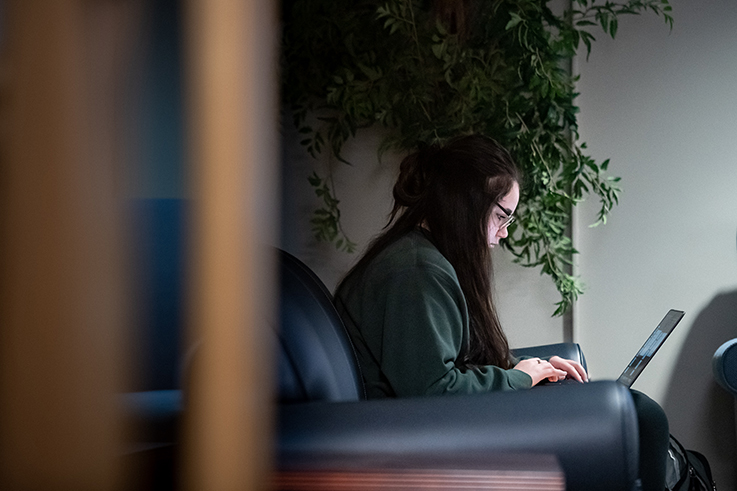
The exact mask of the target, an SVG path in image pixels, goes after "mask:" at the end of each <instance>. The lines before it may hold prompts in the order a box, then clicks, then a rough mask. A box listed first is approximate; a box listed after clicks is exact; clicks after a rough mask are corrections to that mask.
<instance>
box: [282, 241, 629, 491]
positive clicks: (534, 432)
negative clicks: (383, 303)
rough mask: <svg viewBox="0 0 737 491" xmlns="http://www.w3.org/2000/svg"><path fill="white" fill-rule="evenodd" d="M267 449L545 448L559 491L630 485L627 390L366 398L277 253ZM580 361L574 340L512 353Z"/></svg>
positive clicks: (307, 282) (323, 313)
mask: <svg viewBox="0 0 737 491" xmlns="http://www.w3.org/2000/svg"><path fill="white" fill-rule="evenodd" d="M279 264H280V282H281V296H280V301H281V303H280V314H281V320H280V329H278V330H277V333H278V336H279V397H280V400H279V405H278V408H279V410H278V413H279V414H278V435H277V451H278V461H279V464H280V465H287V466H288V465H289V463H290V462H291V461H304V460H309V459H310V458H311V457H312V458H313V460H314V456H320V455H341V456H350V457H352V458H355V459H361V458H365V459H372V460H376V459H379V460H381V459H384V460H387V459H402V458H406V457H413V458H415V457H418V456H419V457H421V458H422V457H426V458H428V459H431V460H432V461H434V462H438V461H440V462H442V460H443V458H444V457H445V458H446V459H449V460H450V458H451V457H453V458H455V457H456V456H458V455H474V456H475V457H476V458H478V457H479V456H481V457H483V456H488V458H489V459H493V458H495V456H498V455H500V454H552V455H555V456H556V457H557V458H558V461H559V462H560V465H561V467H562V468H563V470H564V472H565V476H566V482H567V488H568V489H569V490H581V491H583V490H587V491H588V490H594V489H595V490H597V491H607V490H612V491H613V490H622V491H624V490H626V491H629V490H632V489H634V488H635V486H636V479H637V475H638V468H637V467H638V455H639V454H638V432H637V419H636V418H637V417H636V414H635V409H634V405H633V402H632V397H631V395H630V393H629V391H628V389H626V388H625V387H624V386H622V385H620V384H618V383H617V382H614V381H602V382H591V383H588V384H585V385H564V386H548V387H545V386H543V387H538V388H533V389H532V390H527V391H514V392H494V393H488V394H480V395H467V396H445V397H425V398H405V399H383V400H365V397H364V390H363V385H362V382H361V375H360V369H359V367H358V365H357V363H356V357H355V356H354V352H353V349H352V347H351V343H350V340H349V339H348V337H347V335H346V333H345V331H344V328H343V325H342V322H341V320H340V318H339V316H338V315H337V312H336V311H335V309H334V307H333V304H332V301H331V298H332V297H331V295H330V293H329V292H328V291H327V290H326V288H325V286H324V285H323V284H322V282H321V281H320V280H319V278H317V276H315V275H314V274H313V272H312V271H310V269H309V268H307V267H306V266H305V265H304V264H303V263H301V262H300V261H299V260H297V259H296V258H294V257H293V256H291V255H289V254H287V253H286V252H283V251H280V252H279ZM517 353H518V354H535V355H537V356H549V355H552V354H560V355H561V356H565V357H568V358H573V359H578V360H579V361H581V362H583V363H585V360H584V359H583V355H582V354H581V352H580V349H579V348H578V346H577V345H575V344H562V345H548V346H543V347H539V348H530V349H526V350H519V351H518V352H517Z"/></svg>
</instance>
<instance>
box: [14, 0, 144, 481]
mask: <svg viewBox="0 0 737 491" xmlns="http://www.w3.org/2000/svg"><path fill="white" fill-rule="evenodd" d="M130 5H131V2H120V1H117V2H116V1H106V0H98V1H89V0H86V1H84V0H66V1H54V2H46V1H34V0H16V1H9V2H5V3H4V8H3V11H4V12H3V13H4V18H3V20H4V21H5V22H6V23H5V25H4V26H3V30H2V32H3V33H4V34H7V37H6V38H5V39H4V43H3V48H4V52H3V59H2V66H1V69H2V72H0V73H1V75H2V77H1V80H0V81H1V83H2V85H1V86H0V90H1V91H2V99H1V100H2V105H1V106H0V117H1V119H0V121H1V122H2V125H1V126H0V130H1V131H2V135H1V136H2V140H1V142H2V144H1V147H0V150H1V152H2V154H1V157H0V186H1V188H0V281H1V282H2V284H1V290H0V293H1V295H0V435H1V437H0V488H2V489H80V490H85V489H90V490H92V489H94V490H105V489H113V488H115V486H116V483H117V482H119V479H120V474H119V469H118V464H117V462H118V452H119V450H120V449H119V441H120V432H121V428H120V425H119V423H118V421H119V419H118V418H117V413H116V410H115V405H114V398H113V395H114V393H115V391H116V390H117V389H118V388H119V387H120V385H119V382H120V377H121V365H120V349H119V348H120V345H121V344H120V343H121V333H122V327H123V325H124V323H125V315H126V309H125V304H126V302H125V298H126V295H125V282H124V274H123V271H124V269H123V268H124V264H123V256H124V253H123V252H124V250H123V248H122V245H123V244H124V235H123V226H122V216H121V213H120V208H119V204H120V203H119V198H120V191H121V190H120V188H119V185H120V184H121V182H120V178H121V175H122V169H121V166H120V164H121V161H120V159H119V157H120V154H119V152H118V150H119V147H118V145H117V143H118V137H119V135H118V130H119V129H120V128H119V127H118V126H117V125H116V121H117V119H116V117H117V115H116V109H119V108H116V100H117V99H116V98H117V96H118V95H120V94H119V93H118V92H117V89H119V88H120V86H119V85H117V84H118V83H119V81H120V78H119V76H120V75H121V72H119V71H118V70H123V69H124V65H125V61H126V58H125V57H126V49H125V46H126V35H127V28H128V27H130V25H129V24H128V22H129V21H130V18H129V17H128V15H129V14H130V13H131V11H130V10H129V7H130ZM128 54H129V53H128Z"/></svg>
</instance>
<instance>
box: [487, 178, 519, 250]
mask: <svg viewBox="0 0 737 491" xmlns="http://www.w3.org/2000/svg"><path fill="white" fill-rule="evenodd" d="M518 204H519V184H517V183H516V182H515V183H514V184H512V189H511V190H510V191H509V193H507V194H506V195H504V196H503V197H502V198H501V199H500V200H499V201H497V202H496V204H495V205H494V206H493V207H492V209H491V217H489V225H488V231H487V238H488V240H489V247H494V246H495V245H497V244H499V241H500V240H501V239H503V238H505V237H506V236H507V235H508V234H507V227H508V226H509V224H510V223H512V220H513V213H514V210H516V209H517V205H518Z"/></svg>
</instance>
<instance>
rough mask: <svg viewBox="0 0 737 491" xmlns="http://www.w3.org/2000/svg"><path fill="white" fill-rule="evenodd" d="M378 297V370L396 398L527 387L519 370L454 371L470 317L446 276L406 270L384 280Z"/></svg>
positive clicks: (527, 380) (424, 269) (440, 272)
mask: <svg viewBox="0 0 737 491" xmlns="http://www.w3.org/2000/svg"><path fill="white" fill-rule="evenodd" d="M380 292H381V293H380V295H381V296H383V297H384V298H383V299H382V300H383V302H381V303H382V304H383V305H384V306H385V308H384V312H383V317H384V318H383V322H384V330H383V338H382V354H381V369H382V372H383V373H384V375H385V376H386V377H387V379H388V381H389V383H390V384H391V385H392V387H393V388H394V390H395V392H396V394H397V395H398V396H415V395H432V394H445V393H459V394H469V393H476V392H488V391H494V390H512V389H524V388H529V387H531V385H532V379H531V378H530V376H529V375H527V374H526V373H524V372H522V371H519V370H514V369H511V370H505V369H502V368H499V367H496V366H482V367H475V368H469V369H463V368H458V367H457V366H456V364H455V362H456V358H457V356H458V354H459V353H460V351H461V345H462V342H463V335H464V331H465V332H466V333H467V332H468V315H467V308H466V302H465V298H464V297H463V293H462V291H461V289H460V286H459V285H458V283H457V280H455V278H453V277H451V275H449V274H448V272H446V271H443V270H441V269H439V268H432V267H430V266H426V267H420V268H417V267H415V268H410V269H407V270H405V271H402V272H399V273H397V274H396V275H392V276H391V277H390V278H387V279H386V281H385V282H384V285H383V286H382V288H381V289H380Z"/></svg>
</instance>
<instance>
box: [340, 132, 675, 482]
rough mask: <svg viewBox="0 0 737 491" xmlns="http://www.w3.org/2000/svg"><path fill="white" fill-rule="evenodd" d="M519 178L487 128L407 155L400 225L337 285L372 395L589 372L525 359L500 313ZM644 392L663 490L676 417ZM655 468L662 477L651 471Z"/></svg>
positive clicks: (509, 385)
mask: <svg viewBox="0 0 737 491" xmlns="http://www.w3.org/2000/svg"><path fill="white" fill-rule="evenodd" d="M520 180H521V179H520V175H519V171H518V170H517V168H516V166H515V165H514V162H513V161H512V158H511V157H510V155H509V154H508V152H507V151H506V150H504V149H503V148H502V147H501V146H499V145H498V144H497V143H496V142H494V141H493V140H491V139H489V138H486V137H483V136H465V137H460V138H457V139H455V140H453V141H451V142H450V143H449V144H447V145H446V146H444V147H437V146H431V147H426V148H423V149H421V150H420V151H418V152H416V153H414V154H412V155H410V156H408V157H407V158H405V159H404V161H403V162H402V164H401V166H400V175H399V178H398V180H397V182H396V184H395V186H394V207H393V209H392V212H391V215H390V219H389V225H387V228H386V229H385V231H384V232H383V233H382V234H381V235H379V236H378V237H377V238H376V239H374V241H373V242H372V243H371V244H370V245H369V248H368V250H367V251H366V253H365V254H364V256H363V257H362V258H361V259H360V260H359V262H358V263H357V264H356V266H354V267H353V269H352V270H351V271H350V272H349V273H348V275H347V276H346V277H345V279H344V280H343V281H342V282H341V283H340V285H339V286H338V289H337V291H336V295H335V300H336V307H337V309H338V311H339V313H340V315H341V317H342V318H343V321H344V322H345V324H346V328H347V329H348V332H349V335H350V337H351V339H352V340H353V343H354V345H355V348H356V352H357V355H358V360H359V363H360V365H361V369H362V372H363V376H364V381H365V383H366V390H367V393H368V396H369V397H372V398H378V397H405V396H419V395H437V394H453V393H461V394H469V393H476V392H487V391H492V390H518V389H528V388H530V387H532V386H534V385H536V384H538V383H540V382H541V381H543V380H546V379H547V380H551V381H557V380H559V379H562V378H573V379H575V380H577V381H579V382H586V381H587V374H586V372H585V370H584V369H583V367H582V366H581V365H580V364H579V363H577V362H575V361H572V360H565V359H562V358H560V357H557V356H554V357H551V358H550V359H549V360H541V359H539V358H531V359H525V360H516V359H514V358H513V357H512V355H511V354H510V350H509V344H508V342H507V338H506V336H505V334H504V331H503V330H502V327H501V325H500V323H499V319H498V316H497V313H496V309H495V307H494V303H493V300H492V274H491V271H492V268H491V266H492V264H491V248H493V247H494V246H496V245H497V244H498V243H499V241H500V240H501V239H504V238H505V237H507V226H508V225H509V224H510V223H511V222H512V220H513V217H514V215H513V214H514V211H515V210H516V208H517V204H518V203H519V197H520ZM633 395H634V396H635V403H636V405H637V407H638V416H639V415H640V409H641V408H642V410H643V411H644V412H643V414H642V415H641V416H642V417H641V420H640V426H641V427H642V425H643V423H646V424H647V426H648V428H645V432H644V433H645V434H649V432H650V431H651V430H652V427H653V426H654V427H655V436H652V437H650V436H649V437H648V438H651V440H653V441H652V442H641V454H642V455H641V469H645V468H647V471H643V489H646V490H647V489H663V486H662V482H663V480H664V477H663V476H664V472H665V467H664V466H665V451H666V450H665V449H666V448H667V441H668V431H667V419H665V415H664V414H663V413H662V409H660V407H659V406H658V405H657V404H655V403H654V402H653V401H651V400H650V399H648V398H647V397H646V396H643V395H641V394H635V393H633ZM663 421H664V424H665V440H664V443H663V434H662V433H663ZM641 434H643V430H642V428H641ZM653 456H654V457H653ZM643 458H644V459H645V461H644V462H643ZM661 461H662V465H661ZM661 468H662V469H661ZM653 469H654V470H653ZM650 471H653V473H654V474H653V476H652V478H651V476H648V477H647V478H646V476H645V475H644V474H645V473H647V472H650ZM646 481H647V482H646ZM658 482H660V483H661V485H660V487H657V483H658ZM646 485H647V486H646Z"/></svg>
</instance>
